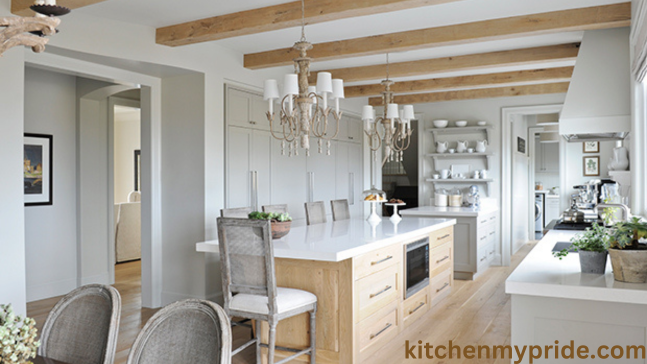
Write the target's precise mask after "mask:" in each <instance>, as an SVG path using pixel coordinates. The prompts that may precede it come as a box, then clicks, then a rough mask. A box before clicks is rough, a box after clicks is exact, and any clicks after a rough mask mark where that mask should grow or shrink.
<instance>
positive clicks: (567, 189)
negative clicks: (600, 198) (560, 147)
mask: <svg viewBox="0 0 647 364" xmlns="http://www.w3.org/2000/svg"><path fill="white" fill-rule="evenodd" d="M615 145H616V142H614V141H606V142H600V153H584V151H583V147H582V143H564V148H565V149H564V150H565V161H566V169H565V172H566V173H565V178H564V180H565V181H566V185H564V186H562V188H561V191H560V194H561V197H560V200H561V202H562V207H563V209H566V208H567V207H568V206H570V201H571V197H570V196H571V195H572V194H574V193H577V191H576V190H575V189H573V186H575V185H581V184H584V183H586V182H588V181H590V180H592V179H600V178H608V177H609V168H607V164H608V163H609V158H611V156H612V155H613V148H614V147H615ZM585 156H587V157H595V156H599V157H600V176H599V177H585V176H584V157H585Z"/></svg>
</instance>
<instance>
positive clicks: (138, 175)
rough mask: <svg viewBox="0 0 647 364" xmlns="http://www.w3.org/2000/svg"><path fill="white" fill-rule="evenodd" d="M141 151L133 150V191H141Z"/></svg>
mask: <svg viewBox="0 0 647 364" xmlns="http://www.w3.org/2000/svg"><path fill="white" fill-rule="evenodd" d="M141 167H142V151H141V149H135V191H141V186H140V184H141V181H142V179H141V171H142V168H141Z"/></svg>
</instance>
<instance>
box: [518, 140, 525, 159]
mask: <svg viewBox="0 0 647 364" xmlns="http://www.w3.org/2000/svg"><path fill="white" fill-rule="evenodd" d="M517 152H519V153H521V154H523V155H525V154H526V139H524V138H522V137H517Z"/></svg>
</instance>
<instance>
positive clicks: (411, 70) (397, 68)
mask: <svg viewBox="0 0 647 364" xmlns="http://www.w3.org/2000/svg"><path fill="white" fill-rule="evenodd" d="M579 47H580V44H579V43H569V44H559V45H553V46H546V47H535V48H524V49H514V50H509V51H499V52H490V53H478V54H468V55H465V56H456V57H443V58H433V59H423V60H418V61H410V62H398V63H391V64H389V76H390V77H394V78H395V77H412V76H422V75H430V74H434V73H440V72H453V71H465V70H477V69H486V68H492V67H510V66H520V65H531V64H541V63H545V62H564V61H575V59H576V58H577V53H578V52H579ZM328 72H331V73H332V76H333V78H341V79H343V80H344V82H358V81H368V80H380V79H383V78H384V77H385V76H386V65H384V64H380V65H373V66H364V67H349V68H339V69H335V70H330V71H328ZM309 81H310V83H311V84H314V83H315V82H316V81H317V72H314V71H313V72H312V74H311V75H310V79H309Z"/></svg>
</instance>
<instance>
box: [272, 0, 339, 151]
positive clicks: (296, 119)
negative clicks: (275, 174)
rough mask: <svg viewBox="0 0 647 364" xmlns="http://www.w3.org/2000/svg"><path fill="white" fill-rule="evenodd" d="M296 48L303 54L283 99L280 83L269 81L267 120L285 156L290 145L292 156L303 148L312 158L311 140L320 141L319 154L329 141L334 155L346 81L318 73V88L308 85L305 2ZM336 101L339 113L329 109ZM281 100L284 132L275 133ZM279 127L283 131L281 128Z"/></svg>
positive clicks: (287, 77) (285, 84) (288, 78)
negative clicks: (330, 118) (330, 121)
mask: <svg viewBox="0 0 647 364" xmlns="http://www.w3.org/2000/svg"><path fill="white" fill-rule="evenodd" d="M293 48H294V49H295V50H296V51H298V52H299V57H297V58H295V59H294V73H290V74H287V75H285V78H284V82H283V94H282V96H281V97H280V96H279V87H278V83H277V81H276V80H265V85H264V86H265V87H264V99H265V100H267V101H268V102H269V111H268V112H267V119H268V120H269V122H270V132H271V133H272V136H273V137H274V138H275V139H278V140H281V154H282V155H285V149H286V145H287V147H288V153H289V155H290V156H292V155H299V147H301V148H303V149H305V151H306V155H310V137H311V136H313V137H315V138H317V139H318V140H317V143H318V150H319V153H323V145H324V142H326V148H327V150H326V154H327V155H330V141H331V140H332V139H333V138H335V137H336V136H337V133H339V119H340V118H341V114H342V113H341V111H340V110H339V99H343V98H344V81H342V80H340V79H333V78H332V75H331V74H330V72H318V73H317V86H316V87H315V86H309V85H308V77H309V76H310V62H311V61H312V58H310V57H308V56H307V51H308V50H310V49H312V44H311V43H310V42H308V41H307V40H306V36H305V2H304V0H301V40H299V41H298V42H296V43H294V46H293ZM329 98H330V99H334V101H335V110H334V111H333V110H332V108H330V107H328V99H329ZM277 99H278V100H280V103H279V108H280V110H279V118H280V124H279V125H280V126H281V128H282V133H279V135H277V134H275V131H274V100H277ZM330 114H332V116H333V118H334V119H335V128H332V127H331V128H329V125H328V116H329V115H330ZM281 128H279V129H281ZM329 129H330V130H329Z"/></svg>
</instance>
